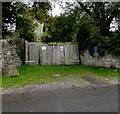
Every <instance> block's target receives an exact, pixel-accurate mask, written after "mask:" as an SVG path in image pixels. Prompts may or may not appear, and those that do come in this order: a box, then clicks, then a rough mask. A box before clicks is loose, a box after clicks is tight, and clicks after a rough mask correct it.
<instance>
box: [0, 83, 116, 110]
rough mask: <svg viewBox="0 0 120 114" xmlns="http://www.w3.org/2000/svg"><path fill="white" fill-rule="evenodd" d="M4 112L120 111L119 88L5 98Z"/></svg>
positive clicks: (92, 88)
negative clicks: (119, 102) (119, 104)
mask: <svg viewBox="0 0 120 114" xmlns="http://www.w3.org/2000/svg"><path fill="white" fill-rule="evenodd" d="M2 99H3V101H2V105H3V108H2V110H3V112H118V86H117V85H114V86H109V87H96V88H95V87H83V88H80V87H79V88H69V89H58V90H49V91H44V90H43V91H42V90H35V91H30V92H24V93H9V94H8V93H7V94H4V95H3V98H2Z"/></svg>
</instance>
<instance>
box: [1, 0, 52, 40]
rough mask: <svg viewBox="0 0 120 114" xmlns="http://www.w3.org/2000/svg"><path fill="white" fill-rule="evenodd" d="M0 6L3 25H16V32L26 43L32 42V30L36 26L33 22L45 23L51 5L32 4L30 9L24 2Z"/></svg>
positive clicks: (42, 3)
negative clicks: (1, 7)
mask: <svg viewBox="0 0 120 114" xmlns="http://www.w3.org/2000/svg"><path fill="white" fill-rule="evenodd" d="M2 6H3V18H2V19H3V25H5V23H11V24H12V23H16V32H18V33H19V34H20V37H22V38H24V39H26V40H28V41H33V40H34V29H35V26H37V23H34V21H35V20H37V21H38V22H40V23H43V22H45V21H46V20H47V19H48V17H49V15H48V11H49V10H50V8H51V5H50V4H49V3H47V2H46V3H44V2H34V4H33V5H32V7H31V6H29V5H28V4H25V3H24V2H3V4H2ZM6 13H8V15H6ZM4 28H5V26H4ZM4 30H7V29H4ZM3 33H4V34H5V33H6V31H3Z"/></svg>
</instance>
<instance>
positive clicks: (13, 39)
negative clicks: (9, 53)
mask: <svg viewBox="0 0 120 114" xmlns="http://www.w3.org/2000/svg"><path fill="white" fill-rule="evenodd" d="M5 39H6V40H8V41H9V43H10V44H13V45H16V52H17V54H18V56H19V57H20V60H21V61H22V63H23V64H24V62H25V45H24V44H25V40H24V39H23V38H20V37H19V34H18V33H16V32H13V33H11V34H10V35H8V36H5Z"/></svg>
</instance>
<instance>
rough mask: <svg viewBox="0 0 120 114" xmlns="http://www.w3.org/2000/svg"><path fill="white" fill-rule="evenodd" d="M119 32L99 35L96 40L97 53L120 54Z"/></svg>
mask: <svg viewBox="0 0 120 114" xmlns="http://www.w3.org/2000/svg"><path fill="white" fill-rule="evenodd" d="M119 44H120V32H114V33H111V34H110V35H109V36H101V38H100V39H99V40H98V46H99V54H100V55H104V54H105V53H109V54H112V55H120V45H119Z"/></svg>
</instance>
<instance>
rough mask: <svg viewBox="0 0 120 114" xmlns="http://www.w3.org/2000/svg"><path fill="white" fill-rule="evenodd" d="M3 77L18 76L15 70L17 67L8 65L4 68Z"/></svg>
mask: <svg viewBox="0 0 120 114" xmlns="http://www.w3.org/2000/svg"><path fill="white" fill-rule="evenodd" d="M3 75H4V76H18V75H19V72H18V70H17V67H16V66H14V65H8V66H6V67H5V70H4V73H3Z"/></svg>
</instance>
